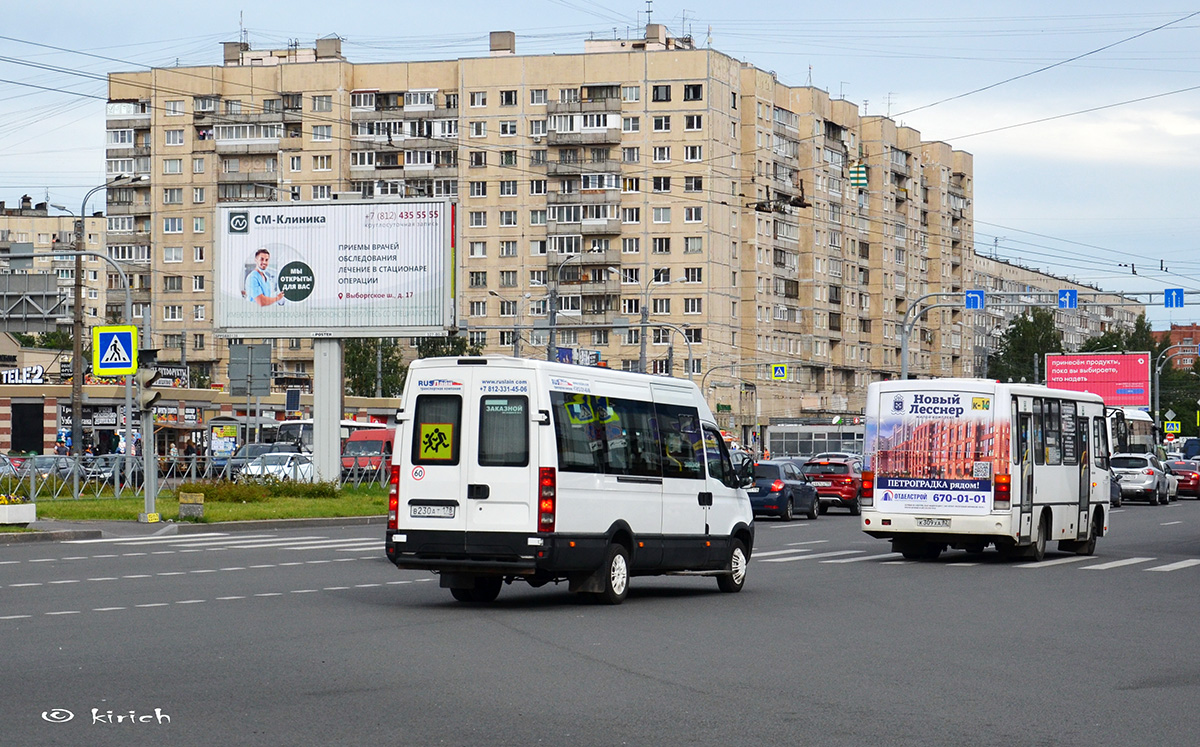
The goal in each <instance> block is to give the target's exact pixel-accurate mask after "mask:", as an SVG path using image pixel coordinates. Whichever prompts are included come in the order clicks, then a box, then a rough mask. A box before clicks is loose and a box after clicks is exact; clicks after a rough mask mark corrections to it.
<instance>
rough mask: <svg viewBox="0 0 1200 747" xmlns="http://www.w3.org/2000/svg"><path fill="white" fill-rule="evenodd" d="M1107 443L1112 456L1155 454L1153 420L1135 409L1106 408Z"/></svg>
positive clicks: (1156, 438) (1156, 442)
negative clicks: (1110, 448)
mask: <svg viewBox="0 0 1200 747" xmlns="http://www.w3.org/2000/svg"><path fill="white" fill-rule="evenodd" d="M1108 442H1109V445H1110V446H1111V447H1112V453H1113V454H1156V453H1157V451H1158V450H1157V447H1158V435H1157V433H1156V432H1155V428H1154V418H1152V417H1150V413H1148V412H1146V411H1145V410H1139V409H1138V408H1136V407H1110V408H1108ZM1162 456H1163V455H1162V454H1159V457H1160V458H1161V457H1162Z"/></svg>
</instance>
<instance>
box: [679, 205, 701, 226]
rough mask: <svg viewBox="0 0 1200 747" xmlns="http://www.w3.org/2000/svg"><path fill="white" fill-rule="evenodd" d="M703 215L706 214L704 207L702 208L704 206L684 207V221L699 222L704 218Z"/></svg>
mask: <svg viewBox="0 0 1200 747" xmlns="http://www.w3.org/2000/svg"><path fill="white" fill-rule="evenodd" d="M703 215H704V208H702V207H699V206H695V207H685V208H684V209H683V222H684V223H699V222H700V221H701V220H702V218H703Z"/></svg>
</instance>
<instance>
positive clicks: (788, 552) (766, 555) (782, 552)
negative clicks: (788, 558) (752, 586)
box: [750, 547, 812, 559]
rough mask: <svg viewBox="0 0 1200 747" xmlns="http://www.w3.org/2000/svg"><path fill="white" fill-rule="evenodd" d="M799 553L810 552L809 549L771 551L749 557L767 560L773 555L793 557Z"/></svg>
mask: <svg viewBox="0 0 1200 747" xmlns="http://www.w3.org/2000/svg"><path fill="white" fill-rule="evenodd" d="M799 552H812V548H811V547H800V548H796V549H795V550H771V551H769V552H756V553H754V554H753V555H751V556H750V557H751V558H752V559H753V558H769V557H771V556H773V555H795V554H796V553H799Z"/></svg>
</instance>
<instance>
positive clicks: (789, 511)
mask: <svg viewBox="0 0 1200 747" xmlns="http://www.w3.org/2000/svg"><path fill="white" fill-rule="evenodd" d="M747 492H748V493H749V494H750V506H751V507H752V508H753V509H754V513H755V515H758V514H772V515H775V516H778V517H779V518H781V519H783V520H784V521H791V520H792V517H793V516H795V515H796V513H797V512H799V513H802V514H804V515H805V516H807V517H808V518H810V519H815V518H817V516H818V511H819V504H818V501H817V491H816V490H815V489H814V488H813V486H812V485H810V484H809V483H808V480H806V479H805V478H804V475H803V474H802V473H801V472H800V469H799V468H798V467H797V466H796V465H794V464H792V463H791V462H789V461H787V460H786V459H764V460H762V461H759V462H756V463H755V464H754V486H753V487H751V488H747Z"/></svg>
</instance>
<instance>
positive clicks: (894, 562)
mask: <svg viewBox="0 0 1200 747" xmlns="http://www.w3.org/2000/svg"><path fill="white" fill-rule="evenodd" d="M915 562H917V561H915V560H885V561H883V562H882V563H880V565H908V564H910V563H915Z"/></svg>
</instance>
